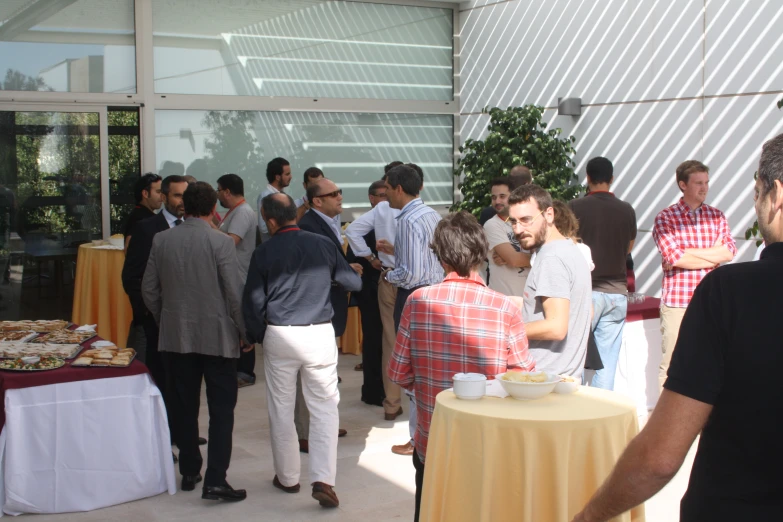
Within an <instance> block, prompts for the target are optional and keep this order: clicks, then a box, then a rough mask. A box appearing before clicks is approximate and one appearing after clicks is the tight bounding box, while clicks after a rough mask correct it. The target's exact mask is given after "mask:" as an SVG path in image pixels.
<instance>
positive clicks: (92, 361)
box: [71, 346, 136, 368]
mask: <svg viewBox="0 0 783 522" xmlns="http://www.w3.org/2000/svg"><path fill="white" fill-rule="evenodd" d="M135 358H136V350H134V349H133V348H120V349H118V348H117V347H116V346H115V347H114V348H111V347H103V348H90V349H89V350H85V351H84V353H82V354H81V355H79V357H78V358H76V359H74V361H73V362H72V363H71V366H81V367H85V368H107V367H112V368H127V367H128V366H130V364H131V363H132V362H133V359H135Z"/></svg>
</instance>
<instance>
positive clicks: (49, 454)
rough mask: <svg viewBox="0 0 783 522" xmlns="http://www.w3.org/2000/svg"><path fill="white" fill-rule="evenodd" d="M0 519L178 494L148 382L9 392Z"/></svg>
mask: <svg viewBox="0 0 783 522" xmlns="http://www.w3.org/2000/svg"><path fill="white" fill-rule="evenodd" d="M5 414H6V421H5V426H4V428H3V430H2V433H0V458H1V459H2V461H1V463H0V505H1V506H2V512H4V513H6V514H10V515H19V514H21V513H65V512H72V511H90V510H93V509H98V508H102V507H106V506H112V505H115V504H121V503H123V502H129V501H132V500H137V499H140V498H145V497H149V496H153V495H158V494H160V493H163V492H165V491H168V492H169V494H171V495H173V494H174V493H176V491H177V484H176V479H175V476H174V465H173V462H172V459H171V442H170V439H169V427H168V422H167V420H166V409H165V406H164V404H163V399H162V397H161V395H160V391H159V390H158V388H157V387H156V386H155V385H154V384H153V383H152V381H151V380H150V377H149V375H148V374H143V375H134V376H130V377H117V378H112V379H96V380H89V381H76V382H68V383H63V384H51V385H46V386H36V387H32V388H22V389H14V390H8V391H7V392H6V395H5Z"/></svg>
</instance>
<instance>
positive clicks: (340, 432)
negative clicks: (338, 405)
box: [337, 428, 348, 437]
mask: <svg viewBox="0 0 783 522" xmlns="http://www.w3.org/2000/svg"><path fill="white" fill-rule="evenodd" d="M346 435H348V430H344V429H342V428H340V429H339V430H337V436H338V437H345V436H346Z"/></svg>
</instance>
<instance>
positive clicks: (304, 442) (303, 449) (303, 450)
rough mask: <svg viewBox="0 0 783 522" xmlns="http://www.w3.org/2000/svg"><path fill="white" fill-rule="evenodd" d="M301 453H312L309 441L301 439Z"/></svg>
mask: <svg viewBox="0 0 783 522" xmlns="http://www.w3.org/2000/svg"><path fill="white" fill-rule="evenodd" d="M299 453H310V443H309V442H308V441H307V439H299Z"/></svg>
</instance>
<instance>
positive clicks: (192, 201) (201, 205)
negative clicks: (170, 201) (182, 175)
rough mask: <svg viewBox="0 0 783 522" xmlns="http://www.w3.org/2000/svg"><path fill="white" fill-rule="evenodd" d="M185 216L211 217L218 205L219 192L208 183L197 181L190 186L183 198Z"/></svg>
mask: <svg viewBox="0 0 783 522" xmlns="http://www.w3.org/2000/svg"><path fill="white" fill-rule="evenodd" d="M182 203H184V205H185V214H187V215H189V216H195V217H202V216H209V215H211V214H212V211H213V210H214V209H215V203H217V192H215V189H214V188H212V185H210V184H209V183H207V182H206V181H197V182H195V183H191V184H190V185H188V188H187V189H186V190H185V194H183V196H182Z"/></svg>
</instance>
